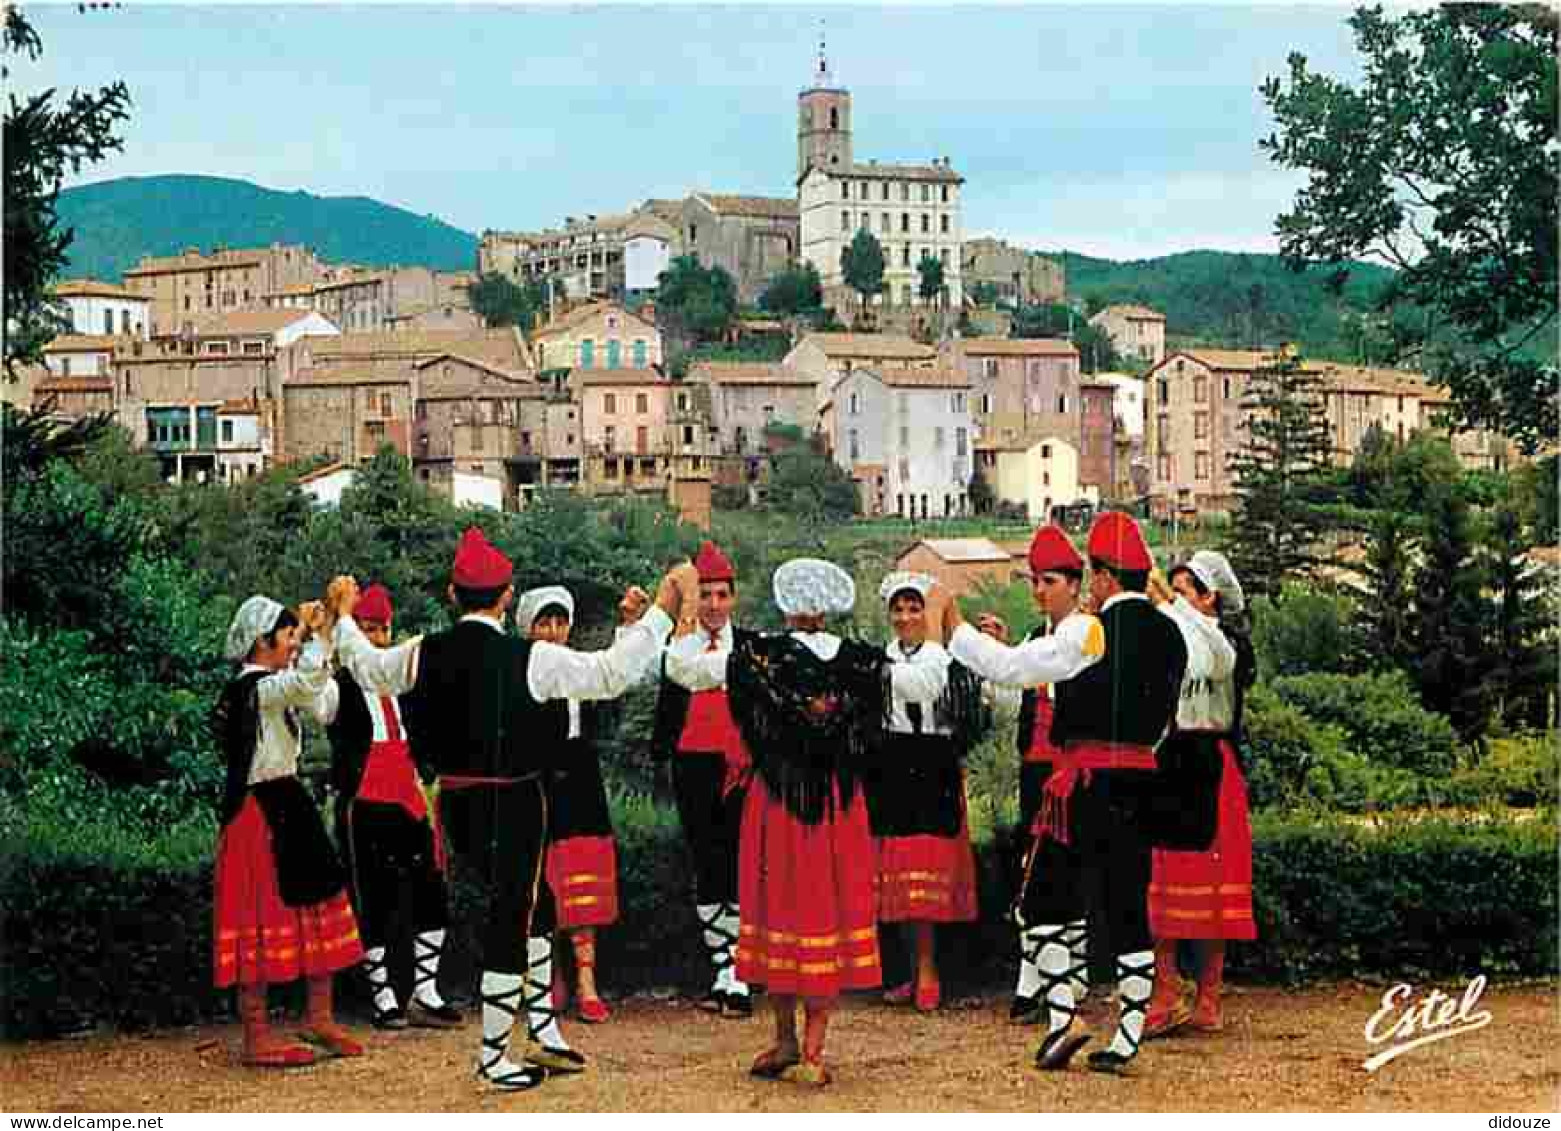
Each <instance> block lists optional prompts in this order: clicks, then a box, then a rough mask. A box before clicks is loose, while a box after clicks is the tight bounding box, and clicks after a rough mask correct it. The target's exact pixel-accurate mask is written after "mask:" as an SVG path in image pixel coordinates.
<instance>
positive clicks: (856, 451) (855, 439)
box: [850, 428, 862, 460]
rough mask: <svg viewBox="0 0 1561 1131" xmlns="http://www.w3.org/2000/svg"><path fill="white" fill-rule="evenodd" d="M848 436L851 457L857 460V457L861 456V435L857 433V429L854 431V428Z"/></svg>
mask: <svg viewBox="0 0 1561 1131" xmlns="http://www.w3.org/2000/svg"><path fill="white" fill-rule="evenodd" d="M850 436H851V458H852V460H859V459H861V458H862V441H861V437H860V436H859V435H857V431H856V429H855V428H853V429H851V432H850Z"/></svg>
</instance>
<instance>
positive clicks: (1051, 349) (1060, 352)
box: [955, 338, 1079, 357]
mask: <svg viewBox="0 0 1561 1131" xmlns="http://www.w3.org/2000/svg"><path fill="white" fill-rule="evenodd" d="M955 348H956V349H958V350H960V351H961V352H963V353H964V354H965V356H967V357H1078V356H1079V350H1078V347H1077V346H1075V345H1074V344H1073V343H1072V342H1070V341H1068V340H1067V339H1066V338H963V339H961V340H960V341H959V342H957V343H956V345H955Z"/></svg>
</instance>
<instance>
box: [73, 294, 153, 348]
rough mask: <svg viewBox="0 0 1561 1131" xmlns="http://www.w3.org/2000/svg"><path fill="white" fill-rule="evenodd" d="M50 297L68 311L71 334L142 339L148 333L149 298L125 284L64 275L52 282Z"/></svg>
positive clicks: (150, 301)
mask: <svg viewBox="0 0 1561 1131" xmlns="http://www.w3.org/2000/svg"><path fill="white" fill-rule="evenodd" d="M54 297H55V298H57V299H59V300H60V301H61V302H62V303H64V304H65V308H66V310H67V311H68V312H69V315H70V325H71V329H70V332H71V333H72V334H102V335H104V336H105V337H134V338H140V339H141V340H142V341H145V340H146V339H147V338H150V337H151V336H152V316H151V311H152V300H151V299H149V298H147V297H146V296H145V295H142V294H137V293H136V292H135V291H132V290H129V289H127V288H125V287H116V286H115V285H114V284H112V283H102V282H99V281H98V280H96V279H67V280H65V281H64V282H61V283H57V284H56V285H55V287H54Z"/></svg>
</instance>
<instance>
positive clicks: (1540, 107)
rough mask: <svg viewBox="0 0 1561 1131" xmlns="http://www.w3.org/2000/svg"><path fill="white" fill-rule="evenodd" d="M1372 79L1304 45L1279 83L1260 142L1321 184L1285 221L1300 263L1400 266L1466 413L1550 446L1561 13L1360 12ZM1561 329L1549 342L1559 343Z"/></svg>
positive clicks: (1360, 41) (1432, 359)
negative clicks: (1343, 75) (1268, 131)
mask: <svg viewBox="0 0 1561 1131" xmlns="http://www.w3.org/2000/svg"><path fill="white" fill-rule="evenodd" d="M1349 22H1350V26H1351V28H1352V29H1353V31H1354V35H1355V43H1356V47H1357V50H1358V51H1359V52H1360V54H1361V56H1362V63H1363V67H1362V70H1363V72H1364V80H1363V82H1362V83H1361V84H1360V85H1358V86H1354V85H1350V84H1349V83H1346V82H1342V81H1340V80H1338V79H1335V78H1332V77H1330V76H1328V75H1325V74H1319V73H1316V72H1313V71H1312V70H1311V69H1310V68H1309V67H1308V65H1307V61H1306V59H1305V57H1304V56H1301V55H1299V54H1292V55H1291V56H1290V60H1289V62H1290V72H1289V76H1288V79H1287V80H1282V79H1280V78H1277V77H1276V78H1270V79H1268V80H1267V81H1266V82H1264V83H1263V86H1262V93H1263V97H1264V98H1265V99H1266V100H1267V102H1268V104H1269V106H1270V107H1271V109H1272V111H1273V114H1274V117H1275V119H1276V120H1277V122H1278V127H1279V129H1278V132H1277V134H1275V135H1273V136H1270V137H1268V138H1267V139H1265V140H1263V141H1261V142H1260V143H1259V145H1260V147H1261V148H1262V149H1263V150H1265V151H1266V152H1267V153H1268V154H1269V156H1270V158H1271V159H1272V160H1273V161H1274V162H1275V163H1276V164H1278V165H1281V166H1283V167H1284V168H1287V169H1296V170H1303V171H1305V172H1306V173H1307V174H1308V176H1309V179H1308V182H1307V184H1306V186H1305V187H1304V188H1302V189H1301V190H1300V192H1299V194H1298V195H1297V197H1296V201H1295V207H1294V208H1293V209H1292V210H1291V211H1289V212H1286V213H1284V214H1282V215H1281V216H1280V217H1279V219H1278V232H1279V237H1280V249H1281V251H1282V252H1283V254H1284V256H1285V258H1286V259H1287V260H1288V261H1290V262H1291V263H1292V264H1295V265H1303V264H1309V263H1323V264H1328V265H1331V266H1332V267H1334V268H1336V269H1338V275H1337V277H1338V278H1341V279H1342V277H1343V275H1344V274H1345V273H1347V272H1348V269H1349V265H1350V263H1351V261H1352V260H1354V259H1356V258H1360V257H1370V258H1375V259H1378V260H1381V261H1385V262H1387V263H1389V264H1391V265H1392V266H1394V267H1396V268H1398V270H1399V274H1398V276H1397V278H1396V280H1395V282H1394V285H1393V287H1392V291H1391V294H1390V298H1391V300H1393V301H1398V302H1406V303H1410V304H1413V305H1416V306H1419V307H1422V308H1424V309H1425V310H1426V311H1428V312H1430V314H1431V315H1432V317H1433V318H1434V319H1435V320H1436V321H1437V322H1439V323H1440V330H1441V331H1442V333H1441V334H1440V335H1439V341H1438V342H1437V343H1435V344H1433V346H1432V347H1431V348H1430V349H1428V350H1427V351H1426V352H1425V355H1424V357H1425V360H1426V361H1427V362H1429V365H1427V366H1426V368H1428V370H1429V371H1430V373H1431V375H1432V376H1433V378H1434V379H1435V380H1437V381H1438V382H1440V383H1442V384H1444V385H1446V386H1447V388H1448V389H1450V390H1451V392H1452V395H1453V399H1454V406H1455V409H1456V411H1457V413H1458V415H1459V417H1460V418H1461V419H1462V420H1463V421H1464V422H1465V423H1467V424H1470V425H1488V426H1491V427H1494V428H1496V429H1498V430H1500V431H1502V432H1504V433H1506V434H1507V435H1508V436H1510V437H1512V438H1513V439H1514V440H1515V441H1517V442H1518V443H1519V444H1521V445H1522V446H1523V447H1524V448H1525V450H1527V451H1533V450H1535V449H1536V448H1538V447H1539V446H1540V445H1541V444H1542V443H1544V442H1545V441H1547V440H1554V439H1555V438H1556V436H1557V407H1556V398H1555V387H1556V379H1557V370H1556V366H1555V362H1554V353H1553V352H1552V353H1551V354H1549V359H1548V361H1547V360H1542V358H1541V357H1540V356H1538V355H1536V353H1535V352H1534V351H1532V350H1531V349H1530V348H1529V347H1530V345H1531V344H1532V343H1535V342H1537V341H1540V340H1541V339H1540V335H1543V334H1546V333H1550V336H1551V337H1552V338H1553V337H1554V334H1553V332H1551V331H1548V330H1547V327H1550V326H1552V325H1553V320H1554V319H1555V316H1556V285H1557V271H1556V254H1557V243H1558V238H1557V217H1556V183H1557V179H1558V177H1561V151H1558V149H1557V146H1556V118H1557V93H1556V92H1557V78H1556V75H1557V68H1556V29H1557V17H1556V13H1555V11H1554V10H1553V9H1551V8H1548V7H1546V6H1544V5H1538V4H1523V5H1512V4H1447V5H1442V6H1439V7H1435V8H1428V9H1426V10H1423V11H1416V12H1410V13H1407V14H1405V15H1402V16H1397V17H1394V16H1388V15H1385V14H1384V13H1383V11H1382V10H1381V8H1361V9H1359V10H1357V11H1356V12H1355V14H1354V15H1353V16H1352V17H1351V18H1350V21H1349ZM1553 344H1554V343H1553V342H1551V343H1548V345H1549V346H1551V347H1553Z"/></svg>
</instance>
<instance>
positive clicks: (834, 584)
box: [773, 558, 856, 617]
mask: <svg viewBox="0 0 1561 1131" xmlns="http://www.w3.org/2000/svg"><path fill="white" fill-rule="evenodd" d="M773 589H774V593H775V604H776V605H777V606H778V607H779V608H780V611H781V612H783V613H785V614H786V615H787V616H789V617H804V616H840V615H844V614H846V613H849V612H851V610H852V609H854V608H856V582H854V581H852V580H851V575H850V574H849V573H847V572H846V571H845V570H843V569H841V568H840V567H839V566H837V565H836V564H835V563H834V562H826V561H824V560H823V559H821V558H793V559H792V560H791V561H789V562H787V563H785V564H784V565H782V566H781V567H780V568H779V569H778V570H776V571H775V579H774V582H773Z"/></svg>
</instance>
